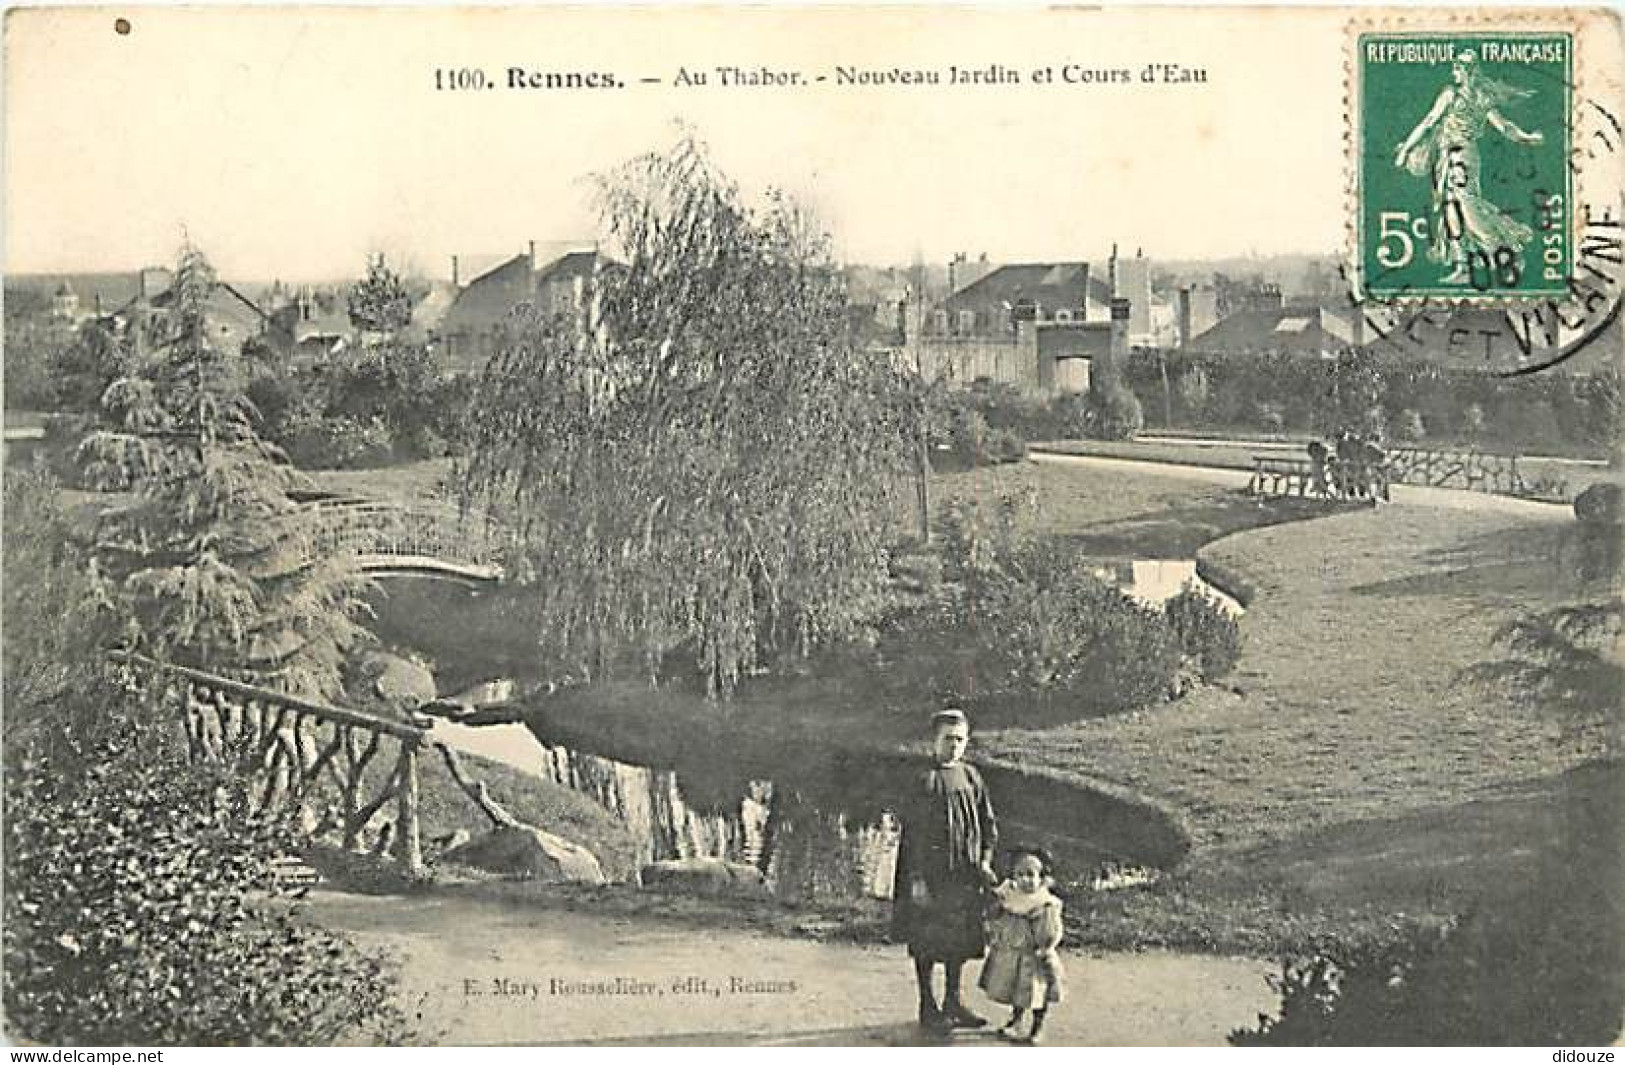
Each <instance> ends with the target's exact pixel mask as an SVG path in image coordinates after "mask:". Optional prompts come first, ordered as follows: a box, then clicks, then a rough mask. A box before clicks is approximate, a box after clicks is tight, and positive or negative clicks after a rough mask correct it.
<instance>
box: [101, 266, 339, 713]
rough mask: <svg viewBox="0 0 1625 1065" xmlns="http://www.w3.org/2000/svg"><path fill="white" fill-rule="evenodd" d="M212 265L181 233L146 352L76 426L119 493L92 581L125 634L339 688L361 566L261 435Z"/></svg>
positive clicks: (227, 664)
mask: <svg viewBox="0 0 1625 1065" xmlns="http://www.w3.org/2000/svg"><path fill="white" fill-rule="evenodd" d="M216 284H217V282H216V279H215V274H214V270H213V268H212V267H211V266H210V265H209V262H208V260H207V259H206V258H204V256H203V254H202V253H201V252H199V251H198V250H197V249H195V248H192V247H187V248H184V249H183V250H182V252H181V255H180V260H179V263H178V266H177V268H176V271H175V279H174V282H173V284H172V285H171V287H170V289H169V291H168V292H167V293H165V295H164V296H163V297H162V298H161V300H162V306H161V307H160V308H159V309H158V312H157V313H155V315H154V316H153V319H152V320H151V321H150V322H147V323H137V328H144V329H146V330H148V332H147V334H146V335H147V336H149V337H150V339H151V343H150V345H149V352H148V353H147V354H145V355H144V356H142V357H141V358H139V359H138V360H136V361H135V363H134V365H133V366H132V368H131V371H130V372H129V373H128V374H126V375H125V376H122V377H120V378H118V379H117V380H115V381H114V382H113V383H112V384H111V385H110V386H109V387H108V388H107V390H106V392H105V394H104V395H103V397H102V404H101V407H102V409H101V424H100V426H99V427H98V428H97V429H96V430H95V431H94V432H92V433H90V434H89V435H88V436H86V438H85V439H84V440H83V441H82V442H81V444H80V446H79V452H78V457H79V460H80V464H81V466H82V468H83V469H84V470H85V472H86V475H87V476H88V477H89V478H90V479H91V480H92V481H93V482H97V483H100V484H101V485H103V486H109V487H119V488H125V489H128V490H129V491H131V492H132V493H133V495H134V497H135V500H134V502H133V503H131V504H130V505H129V506H126V507H122V508H119V509H117V510H114V511H111V512H109V513H107V514H104V516H103V518H102V520H101V523H100V526H99V528H98V531H97V542H96V552H95V555H96V560H97V575H98V578H99V580H98V585H99V587H100V588H101V590H102V594H103V596H104V602H105V605H106V607H107V609H108V611H109V613H110V614H111V615H112V616H113V617H114V618H115V619H116V620H117V623H118V629H119V635H118V640H119V642H120V643H121V645H122V646H123V647H125V648H127V649H130V650H133V651H136V652H138V653H141V654H145V655H147V656H150V657H153V658H156V659H158V660H161V661H168V662H175V663H179V664H182V665H189V666H194V667H198V668H202V669H208V670H213V671H218V672H224V673H228V674H230V675H233V676H236V677H238V678H240V679H243V680H247V681H250V682H253V683H259V684H265V685H268V686H271V687H275V688H278V689H280V690H283V691H287V692H289V693H291V694H296V695H302V696H309V697H316V698H336V697H337V696H339V694H340V693H341V690H342V688H341V680H340V678H341V675H342V665H343V661H344V658H345V655H346V653H347V651H348V649H349V648H350V647H351V646H352V645H353V644H354V643H355V642H356V641H357V640H359V639H361V638H363V637H364V636H365V631H364V630H363V629H362V628H361V627H360V625H359V624H358V623H357V619H358V618H359V617H360V615H361V613H362V612H363V611H364V610H365V605H364V602H363V600H362V595H363V594H364V593H365V591H366V590H367V581H366V579H365V578H364V577H363V575H362V574H361V572H360V570H359V569H358V568H357V566H356V561H355V558H354V557H353V556H352V555H348V554H346V553H343V552H340V551H337V550H336V538H334V537H331V536H329V535H327V530H326V529H325V528H324V525H325V521H324V519H323V518H322V517H321V516H320V514H319V512H316V511H311V510H309V509H301V508H299V507H297V506H296V505H295V504H294V503H293V502H292V501H291V500H290V498H289V493H290V491H293V490H295V489H298V488H301V487H308V485H307V484H306V482H305V479H304V477H303V475H302V474H300V472H299V471H298V470H297V469H295V468H294V467H293V466H291V465H290V464H289V463H288V462H287V460H286V458H285V457H284V456H283V455H282V453H281V452H280V451H279V450H278V449H277V448H276V447H275V446H274V445H272V444H269V443H267V442H266V441H264V440H262V439H260V437H259V434H258V432H257V431H256V428H255V420H256V414H255V412H254V409H253V407H252V405H251V404H250V403H249V402H248V400H247V399H246V398H245V397H244V395H243V393H242V390H241V387H240V383H239V382H240V376H239V375H238V374H237V373H236V372H235V371H236V368H235V367H233V366H232V364H231V357H230V356H229V355H228V354H227V353H226V352H224V351H222V350H221V349H220V347H219V346H218V345H217V344H216V343H215V341H214V340H213V338H212V337H211V336H210V333H209V328H208V323H207V320H206V315H205V311H206V308H207V304H208V301H209V299H210V298H211V297H212V295H213V294H214V292H215V288H216Z"/></svg>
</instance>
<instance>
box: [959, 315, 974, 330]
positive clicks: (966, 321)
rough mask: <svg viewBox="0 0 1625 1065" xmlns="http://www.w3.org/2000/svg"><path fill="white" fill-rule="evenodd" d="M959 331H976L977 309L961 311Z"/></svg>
mask: <svg viewBox="0 0 1625 1065" xmlns="http://www.w3.org/2000/svg"><path fill="white" fill-rule="evenodd" d="M959 331H960V332H961V333H974V332H976V312H975V311H960V312H959Z"/></svg>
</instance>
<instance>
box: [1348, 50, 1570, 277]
mask: <svg viewBox="0 0 1625 1065" xmlns="http://www.w3.org/2000/svg"><path fill="white" fill-rule="evenodd" d="M1355 41H1356V48H1357V51H1358V55H1357V56H1356V58H1355V60H1354V71H1355V74H1356V77H1357V83H1356V85H1355V86H1354V94H1353V99H1352V100H1351V101H1350V103H1351V104H1352V106H1353V107H1354V108H1355V110H1356V120H1357V124H1356V139H1355V143H1354V150H1355V152H1356V153H1357V161H1356V162H1357V174H1356V202H1355V219H1354V224H1355V228H1356V247H1355V254H1354V261H1355V266H1356V269H1357V270H1358V272H1359V275H1360V282H1361V286H1360V287H1361V291H1362V294H1363V295H1364V296H1366V297H1369V298H1372V299H1377V300H1383V299H1406V298H1410V297H1416V298H1422V297H1442V298H1448V299H1470V300H1477V299H1506V298H1518V297H1540V296H1552V295H1560V294H1562V293H1563V292H1564V291H1565V290H1566V287H1567V283H1568V278H1569V276H1570V270H1571V267H1572V265H1573V259H1574V248H1573V240H1574V227H1573V225H1572V224H1571V222H1572V211H1573V204H1574V197H1573V190H1572V187H1571V181H1570V169H1569V162H1570V154H1569V153H1570V140H1571V123H1572V121H1573V117H1572V116H1573V113H1574V109H1573V106H1572V103H1571V96H1572V92H1573V84H1574V78H1573V71H1572V63H1573V46H1572V45H1573V42H1572V39H1571V37H1570V35H1569V34H1567V33H1560V32H1543V33H1494V32H1480V33H1474V32H1460V33H1455V32H1442V33H1440V32H1430V33H1405V32H1393V33H1362V34H1360V35H1358V37H1357V38H1356V39H1355Z"/></svg>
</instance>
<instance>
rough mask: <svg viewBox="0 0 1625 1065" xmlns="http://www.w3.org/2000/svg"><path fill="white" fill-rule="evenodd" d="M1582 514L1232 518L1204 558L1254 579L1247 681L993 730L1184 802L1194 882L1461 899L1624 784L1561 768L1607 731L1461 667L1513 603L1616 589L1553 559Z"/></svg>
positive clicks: (1005, 748)
mask: <svg viewBox="0 0 1625 1065" xmlns="http://www.w3.org/2000/svg"><path fill="white" fill-rule="evenodd" d="M1569 524H1571V521H1570V520H1569V519H1566V518H1565V517H1564V516H1563V515H1562V513H1561V512H1556V513H1555V514H1551V515H1542V514H1538V513H1530V514H1514V513H1508V512H1501V511H1499V510H1498V509H1497V510H1491V509H1488V508H1486V509H1485V510H1484V511H1481V512H1474V511H1471V510H1469V511H1461V510H1443V509H1435V508H1430V507H1423V506H1404V507H1401V506H1395V507H1384V508H1382V509H1379V510H1367V511H1358V512H1351V513H1346V514H1341V515H1337V516H1334V517H1328V518H1324V519H1321V520H1318V521H1314V522H1304V523H1295V524H1290V525H1279V526H1274V527H1271V528H1266V529H1254V530H1251V531H1247V532H1243V533H1240V534H1238V535H1235V536H1231V537H1227V538H1224V539H1221V540H1219V541H1217V542H1215V543H1213V544H1210V545H1209V546H1208V547H1207V548H1205V549H1203V551H1202V552H1201V557H1202V559H1203V560H1204V561H1211V562H1213V563H1216V564H1218V565H1219V566H1221V567H1223V568H1224V569H1225V570H1227V571H1230V572H1235V573H1239V574H1241V575H1242V576H1243V577H1244V578H1245V579H1246V580H1247V581H1248V582H1249V583H1250V584H1251V585H1253V587H1254V588H1255V589H1256V592H1257V595H1256V598H1254V599H1253V601H1252V603H1251V606H1250V608H1249V610H1248V612H1247V614H1246V615H1245V616H1244V617H1243V619H1242V632H1243V637H1244V644H1243V651H1242V657H1241V660H1240V662H1239V664H1238V666H1237V672H1236V675H1235V677H1234V689H1235V690H1233V691H1229V690H1224V689H1221V688H1213V689H1208V690H1206V691H1203V692H1201V693H1199V694H1198V695H1197V696H1195V697H1193V698H1189V699H1186V700H1184V701H1182V702H1181V703H1179V704H1176V705H1173V706H1168V707H1162V708H1155V709H1152V710H1148V711H1143V712H1140V713H1136V714H1132V715H1126V716H1121V717H1116V718H1111V719H1102V720H1093V721H1081V722H1075V723H1072V724H1069V725H1065V726H1060V727H1055V728H1048V729H1042V730H1006V731H1003V732H1000V733H998V734H996V735H992V736H984V737H983V744H984V749H986V750H989V751H991V752H993V753H996V754H997V755H999V756H1001V757H1004V758H1007V759H1011V760H1017V761H1020V762H1023V763H1026V764H1031V765H1036V766H1044V767H1048V768H1050V769H1052V770H1053V771H1055V772H1058V773H1060V774H1062V775H1063V776H1064V775H1066V774H1068V773H1074V772H1075V773H1077V774H1079V777H1080V780H1095V779H1102V778H1104V779H1106V780H1110V781H1114V782H1118V783H1120V784H1122V785H1123V786H1126V787H1131V788H1133V789H1135V790H1137V791H1139V792H1142V793H1146V794H1149V795H1151V796H1153V797H1155V798H1157V799H1160V800H1161V801H1163V802H1165V803H1167V804H1169V805H1171V806H1173V807H1175V808H1177V809H1179V810H1181V811H1182V812H1183V813H1184V815H1185V817H1186V823H1187V825H1188V827H1189V828H1190V830H1191V832H1192V835H1193V838H1194V843H1195V849H1194V851H1193V855H1192V858H1191V860H1190V861H1189V862H1188V863H1187V867H1186V869H1185V870H1184V872H1183V873H1182V874H1181V875H1182V877H1183V878H1184V889H1185V890H1190V891H1193V892H1195V893H1196V894H1197V895H1202V896H1205V897H1206V898H1207V899H1208V901H1210V902H1211V901H1212V900H1213V899H1214V898H1215V897H1224V898H1225V899H1226V900H1227V901H1226V905H1227V906H1237V905H1241V901H1240V900H1243V899H1244V898H1245V897H1246V896H1247V895H1249V893H1251V892H1253V891H1254V890H1255V889H1258V888H1261V887H1263V886H1265V885H1268V886H1269V887H1270V889H1271V890H1272V891H1273V892H1275V893H1279V892H1283V891H1284V892H1285V893H1286V894H1287V895H1288V896H1292V897H1295V898H1296V899H1297V900H1298V901H1299V902H1300V903H1303V904H1307V905H1310V906H1315V905H1320V906H1349V905H1353V904H1355V903H1356V902H1363V903H1367V904H1373V903H1374V904H1379V905H1385V906H1389V907H1393V906H1401V907H1403V906H1411V907H1415V908H1418V909H1427V908H1435V909H1442V910H1450V909H1452V908H1454V907H1455V906H1456V905H1458V904H1459V903H1461V902H1462V900H1463V899H1465V898H1468V897H1471V896H1473V895H1474V894H1475V893H1476V891H1477V890H1478V889H1479V888H1480V887H1482V886H1483V885H1484V884H1486V883H1489V882H1491V881H1492V880H1493V879H1495V878H1497V877H1504V876H1507V875H1509V874H1512V873H1513V872H1514V871H1515V870H1514V868H1513V867H1514V866H1516V865H1517V864H1519V863H1520V862H1521V863H1523V864H1524V865H1527V864H1528V862H1529V861H1531V860H1538V859H1537V858H1535V857H1532V856H1538V855H1539V854H1540V853H1541V852H1542V846H1543V842H1544V841H1545V840H1547V839H1549V838H1550V837H1551V835H1552V831H1551V829H1552V821H1553V819H1554V817H1555V818H1557V819H1558V820H1561V818H1562V812H1561V811H1562V810H1563V809H1564V806H1565V804H1566V803H1568V802H1570V801H1573V798H1572V796H1573V794H1574V793H1575V791H1576V789H1577V788H1578V789H1579V790H1580V791H1582V792H1584V793H1585V794H1586V795H1593V794H1595V793H1598V792H1599V791H1600V792H1601V793H1603V794H1612V795H1614V796H1619V795H1621V794H1622V792H1621V790H1620V781H1621V774H1620V770H1619V767H1618V765H1617V764H1615V765H1612V766H1605V767H1596V766H1593V767H1591V768H1589V769H1587V770H1582V771H1580V772H1581V777H1579V778H1574V777H1572V775H1570V776H1564V775H1562V774H1565V773H1567V772H1568V771H1571V770H1575V768H1576V767H1577V766H1580V765H1581V764H1582V763H1584V762H1585V761H1586V759H1587V758H1588V756H1590V755H1593V754H1594V753H1595V748H1594V747H1591V748H1588V747H1587V746H1586V745H1585V744H1584V743H1583V742H1582V743H1578V744H1577V743H1575V742H1572V741H1570V740H1566V739H1564V738H1562V737H1561V736H1560V735H1559V733H1558V731H1557V730H1556V728H1555V727H1554V726H1552V725H1551V724H1549V723H1548V722H1546V721H1543V720H1542V719H1541V717H1540V716H1539V714H1538V712H1537V710H1536V709H1535V708H1533V707H1530V706H1528V705H1523V704H1520V703H1519V702H1517V701H1516V700H1513V699H1511V698H1509V697H1507V696H1505V695H1503V694H1500V693H1496V692H1488V691H1484V690H1481V689H1476V688H1472V687H1468V686H1466V685H1465V684H1463V683H1462V682H1461V681H1460V680H1459V679H1458V675H1459V673H1460V671H1461V670H1463V669H1464V668H1466V667H1468V666H1470V665H1473V664H1474V663H1477V662H1480V661H1483V660H1485V659H1488V658H1492V657H1494V655H1493V652H1492V650H1491V648H1490V646H1489V637H1490V634H1491V632H1492V631H1493V630H1494V629H1495V627H1496V626H1497V625H1499V624H1500V623H1501V622H1503V621H1505V620H1507V619H1509V618H1512V617H1514V616H1516V615H1518V614H1521V613H1523V612H1526V611H1532V610H1537V609H1540V608H1542V607H1546V606H1552V605H1557V604H1559V603H1564V602H1573V601H1577V600H1580V599H1584V598H1587V597H1590V596H1593V595H1595V594H1597V593H1598V592H1599V591H1601V589H1598V588H1595V587H1590V588H1588V587H1584V586H1581V585H1580V584H1578V583H1577V582H1576V581H1575V580H1574V579H1573V578H1571V577H1568V576H1566V575H1565V571H1564V570H1562V569H1560V568H1559V567H1558V566H1557V565H1556V564H1555V562H1554V547H1555V544H1556V542H1557V541H1558V540H1559V538H1561V537H1562V536H1563V535H1564V532H1565V529H1566V528H1567V526H1568V525H1569ZM1575 779H1579V780H1580V781H1581V783H1580V784H1575V783H1574V780H1575ZM1244 908H1245V907H1244V906H1243V909H1244ZM1211 916H1212V914H1211V913H1209V914H1208V915H1207V917H1208V918H1211Z"/></svg>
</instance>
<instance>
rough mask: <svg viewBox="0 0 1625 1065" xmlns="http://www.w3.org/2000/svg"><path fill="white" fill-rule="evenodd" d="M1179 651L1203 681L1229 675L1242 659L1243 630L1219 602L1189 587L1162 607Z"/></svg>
mask: <svg viewBox="0 0 1625 1065" xmlns="http://www.w3.org/2000/svg"><path fill="white" fill-rule="evenodd" d="M1162 611H1163V614H1164V615H1166V616H1167V618H1168V624H1169V625H1170V626H1172V627H1173V630H1174V634H1175V636H1176V637H1177V638H1178V640H1179V647H1180V650H1181V651H1182V652H1183V653H1184V654H1185V656H1186V657H1187V658H1189V659H1192V660H1193V661H1195V662H1196V664H1197V668H1198V670H1199V672H1200V673H1201V676H1202V679H1203V680H1209V681H1211V680H1217V679H1218V678H1219V677H1223V676H1225V675H1226V674H1228V673H1229V672H1230V671H1231V670H1232V669H1234V668H1235V666H1236V660H1237V659H1238V658H1240V657H1241V626H1239V625H1237V624H1236V620H1235V619H1234V618H1232V617H1231V616H1230V615H1229V613H1228V612H1226V610H1225V609H1224V607H1222V606H1220V605H1219V602H1218V600H1216V599H1214V598H1213V597H1212V596H1209V595H1206V594H1204V593H1203V592H1201V591H1200V590H1198V589H1196V588H1193V587H1190V586H1186V587H1185V588H1184V589H1183V590H1182V591H1181V592H1180V593H1179V594H1178V595H1176V596H1174V597H1173V598H1172V599H1170V600H1168V601H1167V602H1166V603H1164V604H1163V607H1162Z"/></svg>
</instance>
